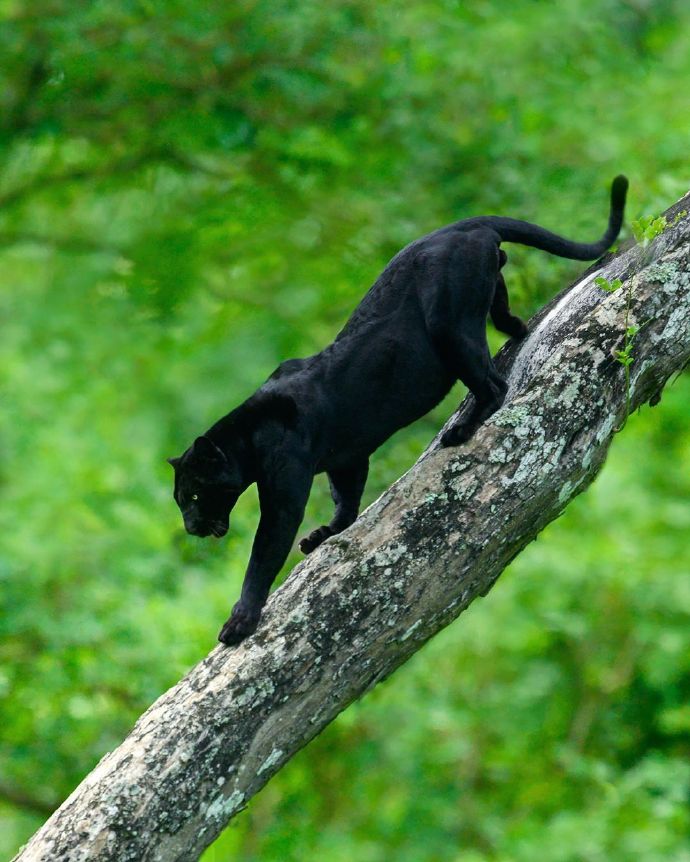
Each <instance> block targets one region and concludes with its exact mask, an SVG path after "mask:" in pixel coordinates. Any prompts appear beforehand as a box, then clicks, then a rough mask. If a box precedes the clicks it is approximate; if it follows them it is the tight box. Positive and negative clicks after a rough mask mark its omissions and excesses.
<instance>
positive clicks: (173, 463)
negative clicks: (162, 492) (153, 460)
mask: <svg viewBox="0 0 690 862" xmlns="http://www.w3.org/2000/svg"><path fill="white" fill-rule="evenodd" d="M165 460H166V461H167V462H168V464H170V466H171V467H174V468H175V470H177V465H178V464H179V463H180V461H181V460H182V458H166V459H165Z"/></svg>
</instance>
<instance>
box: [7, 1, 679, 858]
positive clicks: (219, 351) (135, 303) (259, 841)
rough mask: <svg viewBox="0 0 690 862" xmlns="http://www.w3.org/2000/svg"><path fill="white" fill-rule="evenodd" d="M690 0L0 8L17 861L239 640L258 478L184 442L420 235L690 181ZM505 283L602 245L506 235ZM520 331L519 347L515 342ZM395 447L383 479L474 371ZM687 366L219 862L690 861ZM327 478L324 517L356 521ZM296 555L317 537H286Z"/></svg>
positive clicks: (566, 219)
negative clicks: (233, 617) (232, 499)
mask: <svg viewBox="0 0 690 862" xmlns="http://www.w3.org/2000/svg"><path fill="white" fill-rule="evenodd" d="M689 80H690V7H689V6H688V4H687V3H683V2H680V0H677V2H676V0H658V1H657V2H651V0H623V2H619V0H580V2H575V0H563V2H558V3H553V4H552V3H544V2H539V0H511V2H507V0H495V2H487V0H470V2H465V3H459V2H452V0H406V2H402V0H393V2H386V3H379V4H372V3H369V2H365V0H336V2H328V3H323V2H315V0H302V2H299V3H296V2H292V0H270V2H268V0H233V2H232V3H228V2H221V0H207V2H204V3H190V2H181V0H166V2H161V3H155V2H152V0H108V2H105V0H93V2H89V3H79V2H76V3H75V2H73V3H69V4H68V3H66V2H63V0H54V2H51V0H33V2H30V3H29V2H28V0H0V147H1V151H0V155H1V158H0V280H1V284H0V321H1V323H0V326H1V329H0V333H1V337H0V397H1V400H2V409H1V410H0V498H1V507H0V603H1V618H0V631H1V640H0V661H1V664H0V728H1V730H0V854H2V856H3V858H6V857H9V856H10V855H11V854H12V853H13V852H14V850H16V848H17V847H18V846H19V844H20V843H22V841H24V840H25V839H26V838H27V836H28V835H30V834H31V833H32V832H33V831H34V829H36V828H37V827H38V826H39V825H40V824H41V822H42V821H43V820H44V819H45V817H46V816H47V814H48V813H49V812H50V810H51V809H52V808H53V807H54V806H55V805H57V804H58V803H59V802H60V800H62V799H63V798H64V797H65V796H66V795H67V794H68V793H69V792H70V790H71V789H72V788H73V787H74V786H75V785H76V784H77V782H78V781H79V780H80V779H81V778H82V777H83V776H84V775H85V774H86V773H87V772H88V771H89V770H90V769H91V768H92V767H93V766H94V764H95V763H96V761H97V760H98V758H99V757H100V756H101V755H102V754H103V753H104V752H105V751H107V750H110V749H112V748H113V747H114V746H115V745H117V743H118V742H119V741H120V740H121V739H122V737H123V736H124V735H125V734H126V732H127V731H128V729H129V728H130V726H131V725H132V723H133V722H134V720H135V718H136V717H137V716H138V715H139V713H140V712H142V711H143V709H144V708H145V707H146V706H147V705H148V704H149V703H150V702H151V701H152V700H153V699H154V698H155V697H156V696H157V695H158V694H159V693H160V692H162V691H163V690H164V689H165V688H166V687H168V686H169V685H171V684H172V683H174V682H175V681H176V680H177V679H178V678H179V677H180V675H181V674H183V673H184V671H185V670H186V669H187V668H188V667H190V665H191V664H193V663H194V662H195V661H197V660H198V659H200V658H201V657H203V656H204V655H205V653H206V651H207V650H208V649H209V648H210V647H211V646H212V645H213V643H214V640H215V635H216V632H217V630H218V628H219V626H220V623H221V622H222V621H223V620H224V619H225V616H226V615H227V612H228V610H229V607H230V605H231V603H232V601H233V600H234V598H235V597H236V595H237V593H238V590H239V585H240V581H241V578H242V574H243V571H244V564H245V562H246V560H247V557H248V553H249V547H250V543H251V538H252V535H253V529H254V526H255V523H256V516H257V504H256V498H255V495H254V493H253V492H248V493H247V494H246V495H245V497H244V498H243V499H242V500H241V501H240V504H239V505H238V507H237V510H236V514H235V516H234V518H233V529H232V531H231V535H230V536H229V538H228V539H227V540H226V541H225V542H224V543H221V544H216V543H213V542H210V541H207V542H204V541H201V540H195V539H192V538H191V537H188V536H186V535H184V534H183V532H182V530H181V525H180V523H179V517H178V515H177V513H176V510H175V506H174V504H173V501H172V497H171V493H170V492H171V488H170V485H171V481H170V480H171V476H170V474H169V467H168V466H167V465H166V464H165V462H164V459H165V457H166V456H169V455H174V454H179V452H181V451H182V450H183V449H184V448H185V447H186V446H187V445H188V443H189V442H190V441H191V439H193V437H194V436H195V435H196V434H197V433H199V432H201V431H202V430H204V429H205V428H206V427H207V426H208V425H209V424H211V422H212V421H213V420H215V419H216V418H217V417H218V416H220V415H221V414H222V413H224V412H226V411H227V410H228V409H230V408H231V407H233V406H235V405H236V404H237V403H239V402H240V401H241V400H242V399H243V398H245V397H246V396H247V395H249V394H250V393H251V392H252V391H253V389H254V388H255V387H256V386H257V385H258V384H259V383H260V382H261V381H262V380H263V379H264V378H265V376H267V374H268V373H269V372H270V371H271V370H272V369H273V368H274V366H275V365H277V363H278V362H279V361H280V360H282V359H284V358H286V357H289V356H296V355H306V354H308V353H309V352H313V351H315V350H318V349H319V348H320V347H322V346H323V345H324V344H325V343H326V342H327V341H328V340H329V339H330V338H331V337H332V336H333V335H334V334H335V333H336V331H337V330H338V328H339V326H340V325H341V324H342V322H343V321H344V320H345V318H346V316H347V314H348V312H349V311H350V310H351V309H352V307H353V306H354V305H355V303H356V302H357V300H358V298H359V297H360V296H361V295H362V294H363V292H364V291H365V290H366V288H367V287H368V286H369V284H370V283H371V282H372V281H373V279H374V278H375V277H376V275H377V274H378V272H379V271H380V269H381V268H382V267H383V265H384V264H385V263H386V261H387V260H388V258H389V257H390V256H391V255H392V254H393V253H394V252H395V251H397V250H398V249H399V248H400V247H401V246H402V245H404V244H405V243H407V242H408V241H410V240H412V239H414V238H415V237H417V236H418V235H420V234H421V233H423V232H425V231H428V230H430V229H433V228H435V227H437V226H439V225H441V224H443V223H446V222H449V221H452V220H455V219H457V218H461V217H464V216H468V215H475V214H481V213H490V212H496V213H503V214H508V215H513V216H517V217H523V218H528V219H533V220H537V221H540V222H541V223H543V224H545V225H546V226H549V227H552V228H555V229H558V230H560V231H562V232H564V233H565V234H567V235H572V236H573V237H575V238H582V239H590V238H594V237H596V236H598V235H599V234H600V232H601V229H602V227H603V223H604V221H605V213H606V207H607V186H608V183H609V182H610V179H611V177H612V176H613V175H614V174H616V173H618V172H621V171H622V172H625V173H626V174H628V175H629V176H630V179H631V196H630V204H629V209H628V223H629V220H630V219H631V218H635V217H637V216H639V215H640V214H653V213H655V212H657V211H659V210H661V209H663V208H664V207H665V206H667V205H668V204H670V203H671V202H672V201H673V200H675V199H676V198H677V197H678V196H680V195H681V194H682V193H684V192H685V191H687V188H688V152H690V146H689V145H690V110H689V109H690V104H689V101H690V100H689V98H688V92H689V89H688V81H689ZM509 255H510V263H509V266H508V269H507V278H508V280H509V285H510V290H511V295H512V298H513V304H514V307H515V308H516V309H517V310H518V311H519V312H520V313H522V314H523V315H528V314H529V313H531V312H532V311H533V310H535V309H536V308H537V307H538V306H539V305H540V304H541V303H542V302H544V301H545V299H546V298H548V297H549V296H551V295H552V294H553V293H554V292H555V291H557V290H558V289H559V288H560V287H561V286H563V285H564V284H565V283H566V282H567V281H568V280H569V279H570V278H572V277H573V276H574V275H575V274H576V273H577V271H578V268H579V265H578V264H572V263H569V262H565V261H557V260H554V259H552V258H549V257H548V256H547V255H543V254H539V253H538V252H534V251H529V250H525V249H521V248H519V247H513V248H511V249H509ZM499 343H500V342H499V341H498V340H497V339H496V338H494V345H495V346H498V344H499ZM460 394H461V393H459V392H456V393H455V394H454V395H453V397H452V398H451V399H450V400H449V401H448V402H446V403H445V404H444V405H442V406H441V407H440V408H438V410H436V411H435V412H434V413H433V415H431V416H429V417H427V418H426V419H424V420H422V421H420V422H419V423H418V424H417V425H415V426H414V427H412V428H410V429H408V430H406V431H405V432H402V433H400V434H398V435H397V436H396V437H395V439H394V440H392V441H390V442H389V443H388V444H387V445H386V446H384V447H383V449H382V450H381V452H380V453H379V454H378V455H377V456H375V458H374V467H373V474H372V476H371V479H370V482H369V487H368V490H367V497H366V502H369V501H371V500H373V499H374V498H375V497H376V496H377V495H378V494H379V493H380V492H381V491H382V490H383V489H384V488H385V487H387V486H388V485H389V484H390V483H391V481H392V480H394V479H395V478H396V477H397V476H398V475H400V473H401V472H402V471H404V470H405V469H406V468H407V467H408V466H409V465H410V464H411V463H412V462H413V461H414V459H415V457H416V456H417V454H418V453H419V452H420V451H421V450H422V448H423V447H424V445H425V444H426V443H427V442H428V441H429V439H430V438H431V437H432V435H433V434H434V432H435V431H436V430H437V429H438V427H439V426H440V424H441V422H442V420H443V419H444V418H445V417H446V416H447V415H448V413H449V411H450V410H451V409H452V406H453V404H454V403H456V400H457V397H458V396H459V395H460ZM689 396H690V379H689V378H688V376H687V375H685V376H681V377H680V378H679V379H677V380H676V381H675V383H674V384H673V385H672V386H671V387H669V388H668V390H667V393H666V395H665V397H664V400H663V401H662V404H661V406H660V407H659V408H657V409H656V410H655V411H652V410H649V409H645V410H643V411H642V412H641V413H640V414H639V415H637V416H635V417H633V418H632V419H631V421H630V422H629V423H628V425H627V427H626V429H625V432H624V433H623V434H621V435H620V437H619V439H617V440H616V441H615V444H614V446H613V450H612V454H611V457H610V459H609V462H608V464H607V466H606V468H605V470H604V472H603V474H602V476H601V477H600V479H599V480H598V481H597V483H596V484H595V485H594V487H593V488H592V489H591V490H590V491H589V492H588V493H587V494H586V495H585V496H583V497H580V498H579V499H578V500H576V501H575V502H574V503H573V505H571V506H570V508H569V509H568V511H567V512H566V513H565V515H564V516H563V517H562V518H561V519H560V520H559V521H558V522H556V523H554V524H553V525H551V526H550V527H549V529H547V530H546V531H545V532H544V533H543V534H542V536H540V538H539V540H538V541H537V542H536V543H535V544H533V545H532V546H531V547H530V548H529V549H528V550H527V551H526V552H525V553H524V554H522V555H521V556H520V557H519V558H518V559H517V560H516V561H515V563H514V564H513V565H512V567H511V570H510V572H508V573H506V575H505V576H504V577H503V578H502V579H501V582H500V583H499V585H498V586H497V587H496V589H495V590H494V591H493V592H492V593H491V597H490V598H489V599H488V600H487V601H486V602H478V603H477V604H476V605H475V606H473V607H472V609H471V610H470V611H469V612H468V613H467V614H465V615H464V616H463V619H462V622H461V623H460V624H458V625H453V626H451V627H450V628H449V629H448V630H446V631H445V632H443V633H442V634H441V635H440V636H439V637H437V638H436V639H435V641H433V642H432V643H430V644H429V645H428V646H427V647H426V648H425V649H424V650H423V651H422V652H421V653H420V654H419V655H417V656H416V657H415V658H414V659H413V660H412V661H410V662H409V663H408V664H407V665H406V666H405V667H404V668H403V669H401V670H400V671H399V672H398V673H397V674H396V675H395V676H394V677H393V678H392V679H391V680H390V681H388V682H387V683H386V684H384V685H382V686H380V687H379V688H378V689H377V690H376V691H375V692H373V693H372V694H370V695H368V696H367V698H366V699H365V700H364V701H363V702H361V703H358V704H355V705H354V706H352V707H351V708H350V709H349V710H347V711H346V712H345V713H344V714H343V715H341V716H340V718H339V719H338V720H337V721H336V722H334V724H333V725H332V726H330V727H329V728H328V729H327V730H326V731H325V732H324V733H323V734H322V735H321V736H320V737H319V738H318V739H317V740H316V741H315V742H314V743H313V744H312V745H311V746H309V747H308V748H307V749H306V750H305V751H304V752H302V753H301V754H300V755H299V756H298V757H296V758H295V759H294V761H293V762H292V763H290V764H289V765H288V766H287V767H286V768H285V769H284V770H283V771H282V772H281V773H280V774H279V775H278V776H277V777H276V778H275V779H274V780H273V781H272V782H271V783H270V785H269V786H268V787H267V788H266V789H265V790H264V791H263V792H262V793H261V794H260V795H259V797H258V798H257V799H255V800H254V801H253V802H252V803H251V804H250V806H249V808H248V810H247V811H246V812H244V813H243V814H242V815H240V816H239V817H238V818H237V820H236V822H235V824H234V825H233V826H232V827H231V828H230V829H228V830H227V831H226V833H225V834H224V835H223V836H221V837H220V838H219V840H218V841H217V842H216V844H215V845H214V846H213V847H212V848H210V849H209V851H208V852H207V854H206V855H205V857H204V859H206V860H230V859H233V860H234V859H238V860H240V859H241V860H246V861H247V862H254V860H261V862H273V860H276V862H278V860H281V862H282V860H304V859H323V860H328V862H341V860H342V862H345V860H350V859H358V860H360V862H379V860H381V862H383V860H389V859H392V858H395V859H397V860H399V862H489V860H491V862H522V860H525V862H527V860H530V862H531V860H533V859H534V858H535V857H537V858H539V859H541V860H543V862H575V860H587V862H599V860H602V862H603V860H613V862H619V860H620V862H623V860H644V862H656V860H659V862H661V860H664V862H668V860H672V862H688V860H690V838H689V835H690V809H689V808H688V804H689V802H690V761H689V759H688V755H689V754H690V555H689V553H688V549H687V548H688V535H689V533H690V530H689V528H690V505H689V504H688V493H689V492H690V435H689V433H688V424H689V422H690V406H689ZM329 512H330V504H329V501H328V498H327V493H326V487H325V483H324V482H322V481H320V480H319V481H318V482H317V486H316V488H315V492H314V494H313V495H312V501H311V504H310V508H309V511H308V516H307V524H306V525H305V529H308V528H310V527H312V526H314V525H316V524H318V523H321V522H322V521H323V519H324V518H327V517H329ZM293 562H294V560H293Z"/></svg>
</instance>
